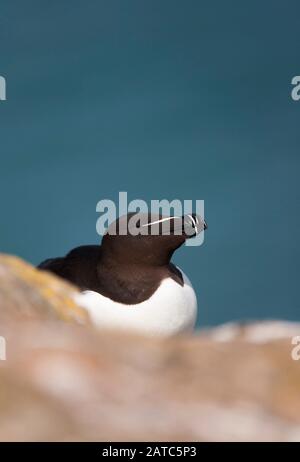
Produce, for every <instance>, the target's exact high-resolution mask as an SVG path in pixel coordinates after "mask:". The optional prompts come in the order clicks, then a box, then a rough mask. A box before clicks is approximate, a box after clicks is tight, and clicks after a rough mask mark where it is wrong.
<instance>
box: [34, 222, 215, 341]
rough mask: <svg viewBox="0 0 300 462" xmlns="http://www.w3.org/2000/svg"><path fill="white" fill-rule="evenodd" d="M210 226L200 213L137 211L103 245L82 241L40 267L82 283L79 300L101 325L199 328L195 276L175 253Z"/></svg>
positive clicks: (161, 330) (174, 330)
mask: <svg viewBox="0 0 300 462" xmlns="http://www.w3.org/2000/svg"><path fill="white" fill-rule="evenodd" d="M132 222H134V226H135V231H134V233H131V232H130V231H131V230H130V226H131V223H132ZM204 229H206V223H205V221H204V220H202V219H201V218H200V217H199V216H197V215H195V214H192V215H184V216H183V217H177V216H174V217H163V216H161V215H157V216H154V215H153V214H152V215H150V214H141V213H139V214H134V213H131V214H128V215H124V216H123V217H121V218H119V219H118V220H117V221H116V222H114V223H113V224H112V225H111V226H110V227H109V228H108V230H107V232H106V234H105V235H104V236H103V239H102V243H101V245H85V246H80V247H76V248H75V249H73V250H71V251H70V252H69V253H68V254H67V255H66V256H65V257H61V258H52V259H48V260H45V261H44V262H42V263H41V264H40V265H39V266H38V268H39V269H42V270H47V271H51V272H52V273H55V274H56V275H57V276H60V277H62V278H64V279H67V280H68V281H70V282H72V283H73V284H75V285H77V286H78V287H79V288H80V290H81V293H80V294H79V295H78V296H77V299H76V301H77V303H79V304H80V305H81V306H83V307H84V308H86V309H87V311H88V312H89V314H90V317H91V320H92V322H93V323H94V324H96V325H97V326H99V327H100V328H122V329H126V330H136V331H138V332H141V333H145V334H149V335H175V334H178V333H182V332H186V331H189V330H191V329H193V328H194V326H195V322H196V316H197V299H196V295H195V292H194V289H193V287H192V285H191V283H190V281H189V279H188V278H187V276H186V275H185V274H184V273H183V271H181V270H180V269H179V268H178V267H176V266H175V265H174V264H173V263H171V258H172V255H173V253H174V251H175V250H176V249H177V248H178V247H180V246H181V245H182V244H183V243H184V242H185V240H186V239H188V238H191V237H193V236H195V235H196V234H198V233H200V232H201V231H203V230H204ZM124 230H125V232H124ZM128 230H129V232H128ZM166 230H167V232H166Z"/></svg>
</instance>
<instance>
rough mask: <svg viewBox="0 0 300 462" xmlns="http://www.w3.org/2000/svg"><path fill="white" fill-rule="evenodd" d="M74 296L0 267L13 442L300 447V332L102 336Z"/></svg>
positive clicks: (3, 401)
mask: <svg viewBox="0 0 300 462" xmlns="http://www.w3.org/2000/svg"><path fill="white" fill-rule="evenodd" d="M5 282H8V284H7V285H6V286H5ZM47 289H49V290H47ZM74 290H75V289H73V288H72V287H71V286H69V285H68V284H65V283H64V282H62V281H60V280H58V279H56V278H54V277H53V276H48V275H47V274H45V273H42V274H40V273H39V272H38V271H36V270H34V269H33V268H31V267H30V266H29V265H27V264H25V263H23V262H21V261H19V260H14V259H13V260H11V259H10V257H1V258H0V335H1V336H3V337H5V340H6V354H7V359H6V361H0V439H1V440H2V441H45V440H46V441H70V440H76V441H77V440H84V441H88V440H98V441H99V440H102V441H117V440H121V441H126V440H129V441H138V440H143V441H184V440H185V441H300V397H299V390H300V362H298V361H293V360H292V358H291V350H292V347H293V346H292V345H291V337H292V336H294V335H300V325H298V324H293V323H284V322H279V321H278V322H269V323H256V324H251V325H244V326H239V325H237V324H229V325H225V326H221V327H219V328H216V329H212V330H210V331H205V332H203V333H201V334H200V335H194V336H190V337H178V338H173V339H169V340H164V339H150V338H144V337H137V336H133V335H126V334H124V333H119V332H107V331H103V332H102V331H100V332H99V331H98V332H96V331H95V330H93V328H92V327H91V326H89V325H88V322H86V323H85V324H86V325H79V323H78V322H77V320H78V318H79V320H80V321H85V320H84V314H82V312H81V310H80V308H79V307H76V306H74V305H73V302H72V300H73V291H74ZM69 297H70V298H69ZM70 300H71V301H70ZM24 306H25V307H26V309H25V308H24ZM61 319H67V320H72V319H73V320H75V322H73V323H65V322H62V320H61Z"/></svg>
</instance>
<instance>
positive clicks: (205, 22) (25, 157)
mask: <svg viewBox="0 0 300 462" xmlns="http://www.w3.org/2000/svg"><path fill="white" fill-rule="evenodd" d="M299 18H300V4H299V2H296V1H293V0H292V1H289V2H283V1H272V2H265V3H264V4H262V2H259V1H258V0H254V1H252V2H247V3H246V4H245V2H238V1H227V2H222V1H221V0H219V1H211V2H209V3H208V2H204V1H186V2H179V1H170V0H165V1H164V2H160V1H157V0H152V1H151V2H140V1H132V0H129V1H127V2H122V1H120V0H112V1H111V2H104V1H93V0H90V1H89V2H83V1H77V0H73V1H72V2H67V1H66V0H63V1H60V2H48V1H45V0H43V1H33V0H28V1H27V2H22V1H20V0H15V1H14V2H10V1H8V0H2V2H1V16H0V75H3V76H5V78H6V80H7V101H5V102H3V101H1V102H0V137H1V138H0V139H1V171H0V193H1V194H0V201H1V202H0V205H1V216H0V225H1V226H0V245H1V251H4V252H9V253H13V254H17V255H20V256H22V257H23V258H25V259H27V260H29V261H31V262H33V263H38V262H39V261H40V260H42V259H44V258H46V257H49V256H57V255H61V254H64V253H65V252H66V251H67V250H68V249H70V248H72V247H74V246H76V245H78V244H82V243H94V242H97V241H98V236H97V234H96V229H95V225H96V219H97V214H96V210H95V207H96V203H97V202H98V201H99V200H100V199H103V198H110V199H113V200H117V198H118V192H119V191H128V196H129V200H132V199H135V198H140V199H144V200H148V201H149V200H150V199H161V198H167V199H174V198H179V199H193V200H196V199H204V200H205V207H206V219H207V221H208V224H209V230H208V231H207V233H206V236H205V243H204V245H203V246H201V247H184V248H182V249H180V251H179V252H177V255H176V258H175V261H176V263H177V264H178V265H179V266H181V267H182V268H183V269H184V270H185V272H186V273H187V274H188V275H189V277H190V279H191V280H192V282H193V284H194V286H195V288H196V291H197V294H198V298H199V305H200V315H199V324H200V325H208V324H215V323H220V322H223V321H228V320H231V319H245V318H265V317H281V318H288V319H298V320H299V319H300V314H299V295H298V285H299V264H298V261H299V245H298V234H299V231H298V229H299V187H298V183H299V180H298V176H299V166H300V165H299V164H300V161H299V147H300V136H299V120H300V102H299V103H297V102H294V101H293V100H292V99H291V97H290V91H291V85H290V82H291V79H292V77H293V76H294V75H298V74H299V71H300V59H299V46H298V31H299Z"/></svg>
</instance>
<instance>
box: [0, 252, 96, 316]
mask: <svg viewBox="0 0 300 462" xmlns="http://www.w3.org/2000/svg"><path fill="white" fill-rule="evenodd" d="M77 293H78V291H77V289H76V288H75V287H73V286H72V285H71V284H68V283H67V282H65V281H63V280H62V279H59V278H57V277H55V276H53V275H52V274H51V273H48V272H45V271H39V270H37V269H36V268H34V267H33V266H32V265H30V264H28V263H25V262H24V261H23V260H21V259H20V258H17V257H14V256H10V255H4V254H0V322H1V320H2V321H3V320H4V319H7V320H10V321H11V320H13V319H20V318H32V317H39V318H44V319H63V320H66V321H75V322H88V315H87V313H86V311H85V310H84V309H82V308H80V307H79V306H78V305H77V304H76V303H75V302H74V298H75V296H76V294H77Z"/></svg>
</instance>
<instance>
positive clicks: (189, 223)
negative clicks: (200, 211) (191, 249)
mask: <svg viewBox="0 0 300 462" xmlns="http://www.w3.org/2000/svg"><path fill="white" fill-rule="evenodd" d="M182 222H183V223H182V226H183V232H184V234H185V235H186V238H187V239H189V238H191V237H194V236H196V235H197V234H199V233H201V231H204V230H205V229H207V223H206V221H205V220H203V218H201V217H200V216H199V215H197V214H196V213H192V214H190V215H184V216H183V217H182Z"/></svg>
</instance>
